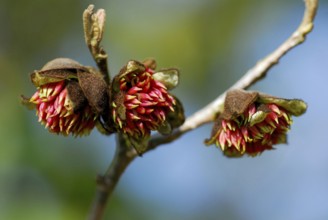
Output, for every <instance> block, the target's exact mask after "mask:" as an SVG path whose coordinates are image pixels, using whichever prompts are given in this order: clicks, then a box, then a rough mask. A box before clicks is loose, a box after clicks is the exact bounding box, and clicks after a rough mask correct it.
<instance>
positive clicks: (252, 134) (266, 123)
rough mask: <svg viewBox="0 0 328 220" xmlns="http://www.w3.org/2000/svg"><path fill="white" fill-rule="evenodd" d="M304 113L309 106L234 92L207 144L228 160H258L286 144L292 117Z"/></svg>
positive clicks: (251, 93) (299, 102)
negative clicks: (247, 156)
mask: <svg viewBox="0 0 328 220" xmlns="http://www.w3.org/2000/svg"><path fill="white" fill-rule="evenodd" d="M305 110H306V104H305V103H304V102H303V101H301V100H296V99H294V100H286V99H281V98H276V97H271V96H268V95H264V94H259V93H257V92H246V91H242V90H233V91H230V92H228V94H227V97H226V100H225V109H224V111H223V113H222V114H221V115H220V116H219V117H218V118H217V120H216V123H215V126H214V128H213V132H212V137H211V138H210V140H207V141H206V143H207V144H212V143H215V144H216V145H217V146H220V147H221V149H222V151H223V153H224V154H225V155H226V156H229V157H240V156H243V155H244V154H247V155H250V156H256V155H258V154H260V153H262V152H263V151H265V150H271V149H273V145H275V144H280V143H286V133H287V131H288V130H289V128H290V125H291V124H292V119H291V117H292V115H296V116H298V115H300V114H303V113H304V112H305Z"/></svg>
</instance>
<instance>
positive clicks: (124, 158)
mask: <svg viewBox="0 0 328 220" xmlns="http://www.w3.org/2000/svg"><path fill="white" fill-rule="evenodd" d="M305 5H306V7H305V13H304V17H303V20H302V22H301V24H300V26H299V27H298V28H297V29H296V31H295V32H294V33H293V34H292V35H291V36H290V37H289V38H288V39H287V40H286V41H285V42H284V43H283V44H282V45H281V46H279V47H278V48H277V49H276V50H275V51H273V52H272V53H271V54H269V55H268V56H267V57H265V58H264V59H263V60H261V61H259V62H258V63H257V64H256V65H255V66H254V67H253V68H252V69H250V70H249V71H248V72H247V73H246V74H245V75H244V76H243V77H242V78H241V79H240V80H238V81H237V82H236V83H235V84H234V85H233V86H231V87H230V88H229V90H230V89H247V88H248V87H250V86H251V85H253V84H254V83H256V82H257V81H258V80H260V79H262V78H263V77H264V76H265V75H266V73H267V71H268V70H269V69H270V68H271V67H273V66H274V65H275V64H277V63H278V62H279V60H280V59H281V57H282V56H283V55H284V54H286V53H287V52H288V51H289V50H291V49H292V48H294V47H295V46H297V45H299V44H301V43H302V42H303V41H304V40H305V37H306V35H307V34H308V33H309V32H310V31H311V30H312V28H313V20H314V17H315V14H316V10H317V5H318V0H305ZM86 39H87V38H86ZM226 92H227V91H226ZM226 92H224V93H223V94H221V95H220V96H218V97H217V98H216V99H215V100H214V101H212V102H211V103H209V104H208V105H207V106H205V107H204V108H202V109H200V110H199V111H197V112H196V113H194V114H193V115H191V116H190V117H188V118H187V119H186V121H185V123H184V124H183V125H182V126H180V127H179V128H178V129H176V130H174V131H173V133H172V134H171V135H168V136H160V135H154V136H153V137H152V138H151V140H150V141H149V144H148V148H147V152H148V151H151V150H152V149H155V148H156V147H158V146H159V145H162V144H165V143H170V142H172V141H174V140H176V139H177V138H179V137H180V136H181V135H183V134H185V133H187V132H188V131H190V130H193V129H195V128H197V127H200V126H201V125H204V124H206V123H209V122H211V121H213V119H214V118H215V116H216V115H217V114H218V113H220V112H221V111H222V108H223V103H224V99H225V96H226ZM127 145H128V143H127V142H126V141H125V139H124V137H122V136H121V135H118V141H117V148H116V154H115V156H114V159H113V161H112V163H111V165H110V167H109V168H108V170H107V172H106V173H105V175H104V176H101V177H99V178H98V181H97V186H98V191H97V194H96V198H95V200H94V203H93V208H92V210H91V212H90V216H89V219H92V220H98V219H101V218H102V216H103V214H104V210H105V205H106V203H107V200H108V198H109V197H110V195H111V194H112V192H113V190H114V188H115V186H116V184H117V183H118V181H119V179H120V176H121V175H122V173H123V172H124V170H125V169H126V168H127V166H128V165H129V164H130V163H131V161H132V160H133V159H134V158H136V157H137V152H136V151H135V150H134V149H133V148H130V147H129V146H127Z"/></svg>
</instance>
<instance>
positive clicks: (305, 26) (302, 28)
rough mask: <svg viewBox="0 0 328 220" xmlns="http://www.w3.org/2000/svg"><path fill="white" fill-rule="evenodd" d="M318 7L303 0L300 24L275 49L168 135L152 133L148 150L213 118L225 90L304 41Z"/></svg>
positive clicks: (253, 78) (258, 74) (247, 81)
mask: <svg viewBox="0 0 328 220" xmlns="http://www.w3.org/2000/svg"><path fill="white" fill-rule="evenodd" d="M317 7H318V0H305V11H304V16H303V20H302V22H301V24H300V25H299V27H298V28H297V29H296V30H295V31H294V33H293V34H292V35H291V36H290V37H289V38H288V39H287V40H286V41H285V42H284V43H282V44H281V45H280V46H279V47H278V48H277V49H276V50H275V51H273V52H272V53H271V54H269V55H268V56H267V57H265V58H264V59H262V60H260V61H259V62H258V63H257V64H256V65H255V66H254V67H253V68H251V69H250V70H248V71H247V72H246V74H245V75H244V76H243V77H242V78H240V79H239V80H238V81H237V82H236V83H235V84H234V85H232V86H231V87H230V88H229V89H228V90H226V91H225V92H224V93H223V94H221V95H220V96H218V97H217V98H216V99H215V100H214V101H212V102H211V103H209V104H208V105H207V106H205V107H204V108H202V109H200V110H199V111H197V112H195V113H194V114H193V115H191V116H190V117H188V118H187V119H186V121H185V123H184V124H183V125H181V127H179V128H178V129H176V130H175V131H173V133H172V134H171V135H169V136H161V135H154V136H153V137H152V139H151V140H150V142H149V147H148V150H152V149H154V148H156V147H157V146H159V145H161V144H166V143H170V142H172V141H174V140H176V139H177V138H179V137H180V136H181V135H183V134H185V133H186V132H188V131H191V130H193V129H195V128H197V127H200V126H202V125H204V124H206V123H209V122H211V121H213V120H214V118H215V116H216V115H217V114H218V113H220V112H221V111H222V109H223V103H224V99H225V96H226V93H227V91H229V90H231V89H247V88H249V87H250V86H251V85H253V84H255V83H256V82H257V81H259V80H260V79H262V78H263V77H265V75H266V73H267V72H268V70H269V69H271V68H272V67H273V66H274V65H276V64H277V63H278V62H279V60H280V59H281V58H282V57H283V55H285V54H286V53H287V52H288V51H290V50H291V49H293V48H294V47H296V46H297V45H299V44H301V43H303V42H304V40H305V37H306V35H307V34H308V33H310V32H311V30H312V28H313V21H314V17H315V15H316V11H317Z"/></svg>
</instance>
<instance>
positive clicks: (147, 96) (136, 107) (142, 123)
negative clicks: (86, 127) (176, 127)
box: [112, 61, 176, 138]
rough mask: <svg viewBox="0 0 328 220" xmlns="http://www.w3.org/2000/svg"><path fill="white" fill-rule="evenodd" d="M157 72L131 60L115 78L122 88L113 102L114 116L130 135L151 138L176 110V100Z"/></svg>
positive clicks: (115, 120) (120, 127)
mask: <svg viewBox="0 0 328 220" xmlns="http://www.w3.org/2000/svg"><path fill="white" fill-rule="evenodd" d="M152 65H154V64H152ZM154 73H155V72H154V70H153V69H151V68H150V67H148V66H145V65H144V64H142V63H139V62H137V61H130V62H129V63H128V64H127V66H125V67H124V68H123V69H122V70H121V72H120V74H119V75H118V76H117V77H118V78H116V80H117V84H118V90H119V91H117V92H116V94H115V96H114V100H113V102H112V107H113V109H112V117H113V120H114V122H115V123H116V124H117V125H118V127H119V129H121V130H122V131H123V132H124V133H126V134H127V135H129V136H130V137H137V138H144V137H148V136H149V135H150V132H151V130H158V129H159V128H160V127H161V126H162V125H163V124H164V122H165V120H166V118H167V114H168V113H169V112H173V111H174V108H173V106H174V105H175V104H176V101H175V99H174V98H173V96H171V95H170V94H169V93H168V91H167V88H166V86H165V85H164V84H163V83H162V82H159V81H157V80H155V79H154V77H153V75H154ZM114 81H115V79H114Z"/></svg>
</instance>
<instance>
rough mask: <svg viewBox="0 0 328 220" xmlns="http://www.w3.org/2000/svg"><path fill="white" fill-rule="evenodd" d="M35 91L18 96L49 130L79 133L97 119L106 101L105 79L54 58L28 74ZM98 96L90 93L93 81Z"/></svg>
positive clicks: (83, 131) (67, 60) (81, 67)
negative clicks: (28, 96)
mask: <svg viewBox="0 0 328 220" xmlns="http://www.w3.org/2000/svg"><path fill="white" fill-rule="evenodd" d="M31 80H32V82H33V83H34V85H35V86H36V87H37V91H36V92H35V93H34V95H33V96H32V97H31V98H26V97H22V98H23V99H22V101H23V104H25V105H27V106H29V107H30V108H32V109H36V115H37V116H38V118H39V122H40V123H41V124H43V125H45V127H46V128H47V129H48V130H49V131H50V132H52V133H56V134H62V135H65V136H67V135H69V134H72V135H73V136H83V135H87V134H89V133H90V131H91V130H92V129H93V128H94V127H95V125H97V124H98V123H99V118H100V117H101V115H102V114H103V109H104V108H102V107H101V106H102V105H103V104H104V103H106V102H108V97H107V93H106V83H105V82H103V80H102V78H101V77H100V76H99V75H97V74H96V73H95V72H93V70H92V69H88V68H86V67H83V66H81V65H80V64H79V63H77V62H75V61H73V60H71V59H67V58H58V59H55V60H52V61H50V62H49V63H47V64H46V65H45V66H44V67H43V68H42V69H41V70H40V71H35V72H34V73H32V74H31ZM90 81H92V83H93V84H95V85H96V86H97V88H98V91H97V93H100V94H101V98H97V97H95V96H94V95H93V93H94V92H93V91H94V85H93V86H91V85H90V83H89V82H90Z"/></svg>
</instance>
